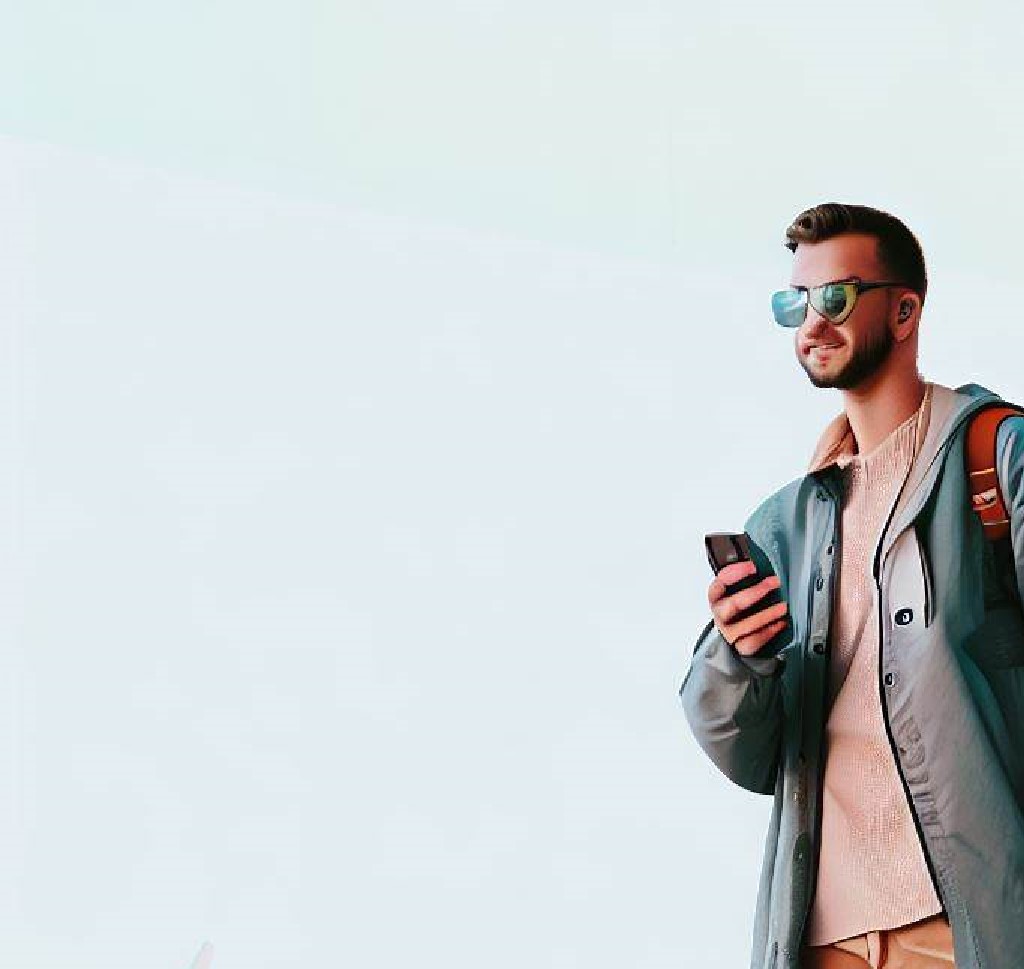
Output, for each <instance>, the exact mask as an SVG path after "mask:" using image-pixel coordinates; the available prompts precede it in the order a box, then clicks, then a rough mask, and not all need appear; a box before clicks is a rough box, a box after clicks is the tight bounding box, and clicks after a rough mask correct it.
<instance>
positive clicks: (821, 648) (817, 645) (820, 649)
mask: <svg viewBox="0 0 1024 969" xmlns="http://www.w3.org/2000/svg"><path fill="white" fill-rule="evenodd" d="M814 652H816V653H824V652H825V644H824V643H820V642H819V643H815V644H814Z"/></svg>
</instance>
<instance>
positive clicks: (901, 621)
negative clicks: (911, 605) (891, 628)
mask: <svg viewBox="0 0 1024 969" xmlns="http://www.w3.org/2000/svg"><path fill="white" fill-rule="evenodd" d="M893 619H895V620H896V625H897V626H906V625H907V624H908V623H910V622H913V620H914V610H913V609H898V610H897V611H896V615H895V616H893Z"/></svg>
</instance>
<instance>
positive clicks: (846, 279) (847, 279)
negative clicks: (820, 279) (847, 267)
mask: <svg viewBox="0 0 1024 969" xmlns="http://www.w3.org/2000/svg"><path fill="white" fill-rule="evenodd" d="M860 279H861V277H860V276H858V275H857V273H850V274H849V275H846V276H840V277H839V278H838V279H830V280H828V282H824V283H818V284H817V285H818V286H828V285H829V284H830V283H852V282H853V281H854V280H856V281H858V282H859V281H860ZM789 288H790V289H813V288H814V287H813V286H801V285H798V284H797V283H790V284H789Z"/></svg>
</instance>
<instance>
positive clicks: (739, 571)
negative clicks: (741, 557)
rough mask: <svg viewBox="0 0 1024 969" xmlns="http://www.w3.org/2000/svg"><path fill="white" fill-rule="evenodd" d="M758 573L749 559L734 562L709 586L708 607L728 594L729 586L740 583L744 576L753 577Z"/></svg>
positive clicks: (722, 570) (719, 572)
mask: <svg viewBox="0 0 1024 969" xmlns="http://www.w3.org/2000/svg"><path fill="white" fill-rule="evenodd" d="M756 571H757V566H756V565H755V564H754V563H753V562H751V561H750V560H749V559H746V560H745V561H743V562H733V563H732V564H731V565H727V566H725V568H723V569H720V570H719V571H718V574H717V575H716V576H715V577H714V578H713V579H712V580H711V584H710V585H709V586H708V605H712V606H713V605H714V604H715V603H716V602H717V601H718V600H719V599H721V598H722V597H723V596H724V595H725V594H726V593H727V591H728V587H729V586H731V585H733V584H734V583H736V582H739V580H740V579H742V578H743V577H744V576H747V575H753V574H754V573H755V572H756Z"/></svg>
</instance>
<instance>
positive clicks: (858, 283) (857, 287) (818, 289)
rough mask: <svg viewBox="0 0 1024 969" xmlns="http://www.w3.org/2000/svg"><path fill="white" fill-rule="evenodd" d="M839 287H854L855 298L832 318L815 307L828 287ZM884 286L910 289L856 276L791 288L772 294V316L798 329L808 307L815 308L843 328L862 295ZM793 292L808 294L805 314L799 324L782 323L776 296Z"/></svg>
mask: <svg viewBox="0 0 1024 969" xmlns="http://www.w3.org/2000/svg"><path fill="white" fill-rule="evenodd" d="M839 285H842V286H852V287H853V298H852V299H850V300H849V302H848V303H847V304H846V306H845V307H843V311H842V313H840V314H839V316H838V317H832V316H829V314H828V313H826V312H825V311H824V310H822V309H819V307H818V306H815V300H816V299H817V300H818V301H820V298H821V294H822V291H823V290H824V289H825V288H826V287H828V286H839ZM884 286H902V287H904V288H908V287H907V285H906V283H895V282H890V281H888V280H861V279H858V278H857V277H856V276H848V277H846V278H845V279H833V280H830V281H829V282H827V283H821V285H819V286H811V287H807V286H790V287H789V289H781V290H779V291H778V292H776V293H773V294H772V299H773V306H772V315H773V317H774V319H775V322H776V323H778V325H779V326H784V327H786V328H787V329H796V328H797V327H798V326H802V325H803V322H804V320H806V319H807V307H808V306H814V311H815V312H816V313H819V314H820V315H821V316H823V317H824V318H825V319H826V320H828V321H829V322H830V323H834V324H835V325H836V326H841V325H842V324H843V323H844V322H845V321H846V320H847V319H849V317H850V314H851V313H852V312H853V311H854V308H855V307H856V306H857V300H858V299H859V298H860V294H861V293H865V292H867V291H868V290H870V289H881V288H882V287H884ZM792 292H797V293H805V294H806V296H805V297H804V299H803V300H802V305H803V308H804V312H803V315H802V316H801V317H800V320H799V321H798V322H796V323H782V322H781V321H780V320H779V318H778V317H777V316H775V307H774V298H775V297H776V296H779V295H782V294H786V293H792ZM812 293H813V294H814V296H812V295H811V294H812Z"/></svg>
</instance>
